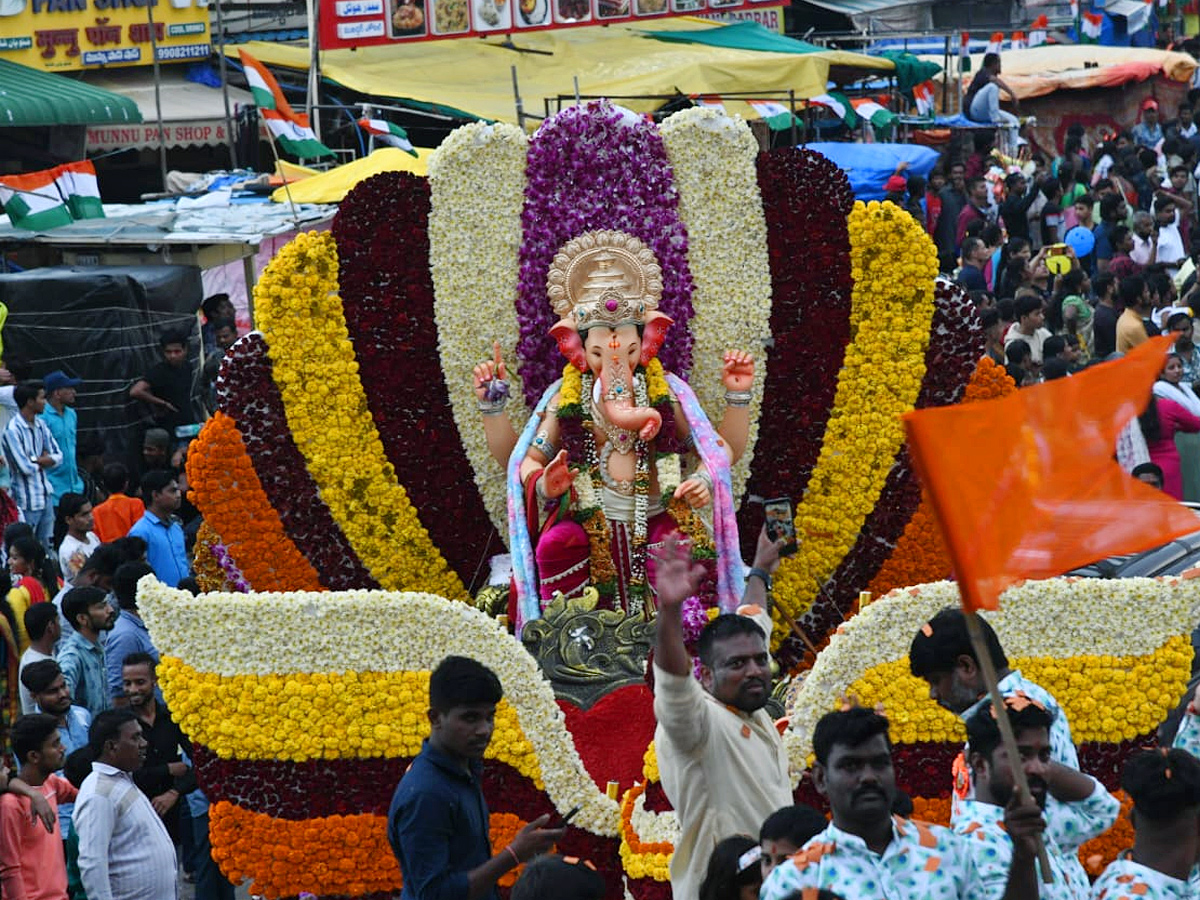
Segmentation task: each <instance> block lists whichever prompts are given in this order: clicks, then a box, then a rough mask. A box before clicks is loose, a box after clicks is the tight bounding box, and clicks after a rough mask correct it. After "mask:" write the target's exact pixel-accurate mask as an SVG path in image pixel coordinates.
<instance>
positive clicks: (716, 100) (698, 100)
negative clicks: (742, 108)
mask: <svg viewBox="0 0 1200 900" xmlns="http://www.w3.org/2000/svg"><path fill="white" fill-rule="evenodd" d="M692 102H693V103H695V104H696V105H697V106H702V107H704V108H705V109H715V110H716V111H717V112H725V103H724V102H723V101H722V100H721V98H720V96H718V95H717V94H692Z"/></svg>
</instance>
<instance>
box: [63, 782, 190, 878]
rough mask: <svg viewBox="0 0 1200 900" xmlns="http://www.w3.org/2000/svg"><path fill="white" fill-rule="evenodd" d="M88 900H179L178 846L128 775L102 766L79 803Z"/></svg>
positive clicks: (81, 869)
mask: <svg viewBox="0 0 1200 900" xmlns="http://www.w3.org/2000/svg"><path fill="white" fill-rule="evenodd" d="M75 831H76V833H77V834H78V835H79V875H80V878H81V879H82V881H83V889H84V891H85V892H86V893H87V896H88V900H176V897H177V894H176V871H175V870H176V861H175V845H174V844H172V843H171V837H170V835H168V834H167V826H166V825H164V824H163V821H162V819H160V818H159V816H158V813H156V812H155V811H154V807H153V806H151V805H150V801H149V799H147V797H146V795H145V794H143V793H142V792H141V791H140V790H138V787H137V785H135V784H134V783H133V778H132V777H131V776H130V774H129V773H128V772H125V771H122V770H121V769H116V768H113V767H112V766H110V765H106V764H105V763H102V762H94V763H92V774H91V775H89V776H88V777H87V780H86V781H84V782H83V787H81V788H80V789H79V796H78V797H76V798H75Z"/></svg>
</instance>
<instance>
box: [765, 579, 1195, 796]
mask: <svg viewBox="0 0 1200 900" xmlns="http://www.w3.org/2000/svg"><path fill="white" fill-rule="evenodd" d="M960 602H961V601H960V599H959V594H958V586H957V585H956V584H955V583H954V582H949V581H942V582H937V583H934V584H923V585H919V586H918V587H915V588H901V589H898V590H895V591H892V592H891V593H890V594H888V595H887V596H885V597H882V598H880V599H879V600H877V601H876V602H874V603H871V604H870V605H869V606H867V607H866V608H865V609H864V610H862V611H861V612H860V613H858V614H857V615H856V616H854V617H853V618H851V619H850V620H848V621H847V622H845V623H843V624H842V625H841V626H840V627H839V628H838V630H837V631H836V632H835V633H834V635H833V636H832V637H831V638H830V641H829V646H828V647H826V648H825V649H824V650H822V651H821V653H820V654H818V656H817V661H816V664H815V665H814V666H813V668H812V671H810V672H809V673H808V677H807V678H805V680H804V682H803V684H801V685H800V688H799V690H797V691H796V694H795V697H794V701H793V703H792V705H791V708H790V709H789V716H790V717H791V725H790V727H789V729H788V731H787V733H786V734H785V735H784V741H785V743H786V744H787V747H788V756H789V758H790V761H791V769H792V774H793V777H795V778H798V777H799V775H800V773H801V772H803V771H804V769H805V768H806V766H807V760H808V757H809V754H810V753H811V752H812V732H813V729H814V728H815V727H816V724H817V720H818V719H820V718H821V716H823V715H825V713H827V712H829V711H830V710H831V709H834V708H835V707H836V705H837V703H838V701H839V700H840V698H841V697H842V696H843V694H844V693H845V691H846V688H848V687H849V686H850V685H851V684H853V683H854V682H855V681H857V680H858V679H859V678H861V677H862V676H863V675H865V674H866V672H867V670H868V669H870V668H872V667H873V666H876V665H879V664H881V663H887V662H894V661H896V660H900V659H906V658H907V657H908V650H909V647H910V646H911V644H912V640H913V636H914V635H916V633H917V631H918V630H919V629H920V627H921V626H922V625H923V624H925V623H926V622H927V621H929V620H930V619H931V618H933V616H934V615H935V614H936V613H937V612H938V611H939V610H941V609H944V608H945V607H947V606H953V605H957V604H958V603H960ZM984 616H985V617H986V618H987V620H988V622H989V623H990V624H991V625H992V627H993V628H994V629H995V630H996V633H997V635H998V636H999V638H1000V642H1001V643H1002V644H1003V646H1004V651H1005V653H1006V654H1007V655H1008V656H1009V657H1037V656H1041V657H1056V658H1059V659H1064V658H1068V657H1072V656H1085V655H1111V656H1142V655H1146V654H1150V653H1153V652H1154V651H1155V650H1157V649H1159V648H1160V647H1161V646H1162V645H1163V644H1164V643H1166V641H1167V640H1168V639H1169V638H1171V637H1174V636H1177V635H1186V634H1190V633H1191V632H1192V630H1193V629H1194V628H1195V627H1196V624H1197V622H1198V621H1200V579H1179V578H1164V579H1157V578H1120V579H1113V580H1105V579H1099V578H1078V579H1065V578H1054V579H1050V580H1047V581H1027V582H1025V583H1023V584H1020V585H1017V586H1015V587H1011V588H1009V589H1008V590H1007V591H1005V592H1004V594H1003V595H1002V596H1001V599H1000V610H999V611H998V612H987V613H984ZM1046 687H1047V688H1048V689H1050V690H1051V692H1053V686H1052V685H1047V686H1046Z"/></svg>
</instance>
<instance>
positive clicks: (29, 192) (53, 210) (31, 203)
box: [0, 166, 74, 231]
mask: <svg viewBox="0 0 1200 900" xmlns="http://www.w3.org/2000/svg"><path fill="white" fill-rule="evenodd" d="M58 175H59V167H57V166H56V167H55V168H53V169H43V170H41V171H40V172H29V173H28V174H25V175H4V176H0V204H2V205H3V206H4V211H5V212H6V213H7V214H8V220H9V221H10V222H11V223H12V224H13V227H14V228H26V229H28V230H30V231H46V230H48V229H51V228H58V227H59V226H60V225H70V224H71V222H73V221H74V218H73V217H72V216H71V210H70V207H68V206H67V201H66V200H65V199H64V198H63V195H62V193H61V192H60V191H59V186H58Z"/></svg>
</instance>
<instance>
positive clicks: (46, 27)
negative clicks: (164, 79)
mask: <svg viewBox="0 0 1200 900" xmlns="http://www.w3.org/2000/svg"><path fill="white" fill-rule="evenodd" d="M147 7H152V9H149V10H148V9H147ZM151 14H153V19H154V25H153V32H152V31H151V24H150V18H151ZM155 43H157V46H158V61H159V62H161V63H171V62H187V61H189V60H196V59H206V58H207V57H208V55H209V53H210V50H211V46H210V41H209V31H208V0H161V2H160V0H0V58H2V59H7V60H11V61H12V62H15V63H20V64H21V65H24V66H30V67H31V68H34V69H45V70H47V71H51V72H61V71H66V70H71V69H90V68H97V67H100V66H138V65H148V64H150V63H152V62H153V61H154V59H153V56H152V50H151V48H152V46H153V45H154V44H155Z"/></svg>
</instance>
